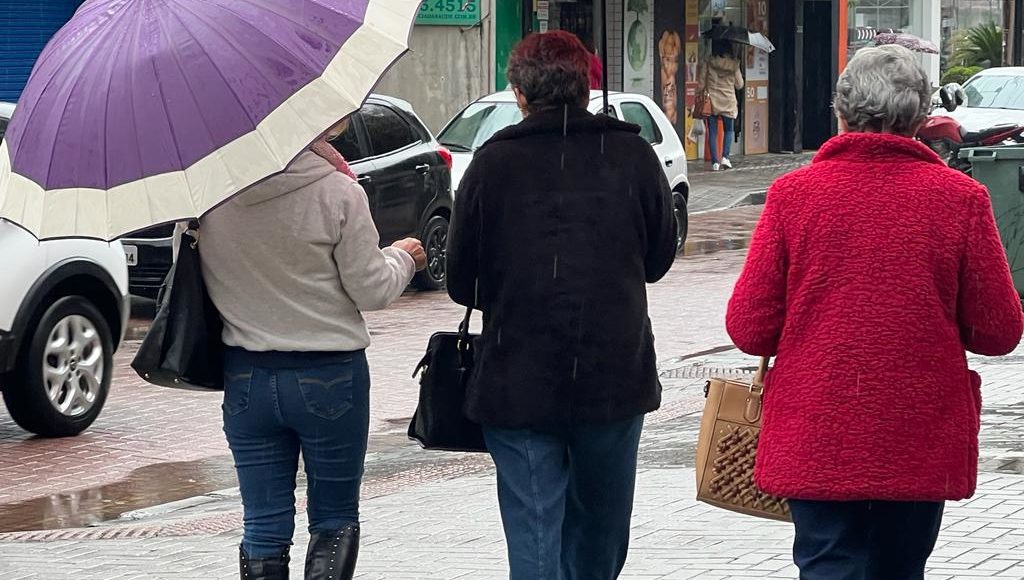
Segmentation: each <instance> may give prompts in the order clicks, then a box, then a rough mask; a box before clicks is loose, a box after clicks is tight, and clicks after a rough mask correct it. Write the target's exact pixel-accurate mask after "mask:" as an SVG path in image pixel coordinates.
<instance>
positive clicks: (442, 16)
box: [416, 0, 480, 26]
mask: <svg viewBox="0 0 1024 580" xmlns="http://www.w3.org/2000/svg"><path fill="white" fill-rule="evenodd" d="M479 22H480V0H423V2H422V3H421V4H420V12H419V14H418V15H417V16H416V24H421V25H426V26H473V25H475V24H478V23H479Z"/></svg>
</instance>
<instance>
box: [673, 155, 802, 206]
mask: <svg viewBox="0 0 1024 580" xmlns="http://www.w3.org/2000/svg"><path fill="white" fill-rule="evenodd" d="M813 157H814V153H813V152H806V153H798V154H786V153H770V154H765V155H751V156H746V157H733V158H732V159H731V161H732V163H733V169H728V170H725V171H718V172H713V171H711V165H710V164H709V163H706V162H704V161H691V162H689V164H688V165H687V170H688V178H689V180H690V184H691V190H690V204H689V210H690V211H691V212H694V213H696V212H705V211H713V210H721V209H729V208H734V207H740V206H744V205H751V204H762V203H764V193H765V191H767V190H768V186H769V185H771V184H772V182H773V181H775V180H776V179H777V178H778V177H780V176H781V175H783V174H785V173H788V172H790V171H793V170H794V169H799V168H800V167H802V166H804V165H807V164H808V163H810V162H811V159H812V158H813Z"/></svg>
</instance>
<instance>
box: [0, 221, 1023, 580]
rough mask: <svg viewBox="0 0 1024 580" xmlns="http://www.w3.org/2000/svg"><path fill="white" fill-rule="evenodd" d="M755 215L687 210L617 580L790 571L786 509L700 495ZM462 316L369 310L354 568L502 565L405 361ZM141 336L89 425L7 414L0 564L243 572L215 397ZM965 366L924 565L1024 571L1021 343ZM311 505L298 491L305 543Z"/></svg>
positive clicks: (9, 577) (462, 573) (730, 366)
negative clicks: (57, 427) (952, 474)
mask: <svg viewBox="0 0 1024 580" xmlns="http://www.w3.org/2000/svg"><path fill="white" fill-rule="evenodd" d="M759 214H760V208H759V207H743V208H738V209H734V210H730V211H725V212H714V213H708V214H700V215H695V216H693V218H692V221H691V236H690V239H689V241H688V245H687V248H686V253H687V254H688V255H687V256H686V257H683V258H681V259H680V260H678V261H677V264H676V265H675V267H674V268H673V269H672V271H671V272H670V273H669V274H668V276H666V278H665V279H664V280H663V281H662V282H661V283H659V284H655V285H653V286H651V287H650V289H649V294H650V305H651V317H652V320H653V325H654V330H655V336H656V341H657V342H656V346H657V349H658V352H659V357H660V363H659V370H660V373H661V377H662V382H663V384H664V387H665V398H664V404H663V406H662V408H661V409H660V410H659V411H657V412H655V413H652V414H651V415H650V416H649V417H648V419H647V422H646V426H645V431H644V436H643V439H642V441H641V452H640V468H641V469H640V473H639V476H638V492H637V509H636V513H635V516H634V534H633V535H634V548H633V550H632V552H631V557H630V561H629V563H628V564H627V569H626V572H625V574H624V575H623V576H622V578H624V579H631V578H632V579H640V578H645V579H648V580H651V579H655V578H660V579H664V580H672V579H683V578H701V579H705V578H707V579H715V578H769V577H770V578H783V577H793V576H794V575H795V572H794V570H793V568H792V565H791V563H790V561H789V555H788V551H789V550H788V546H789V544H790V543H791V541H792V537H791V529H790V528H789V527H788V526H786V525H784V524H778V523H772V522H764V521H759V520H752V519H750V518H745V517H742V516H736V515H733V514H729V513H727V512H723V511H721V510H715V509H712V508H709V507H707V506H704V505H701V504H698V503H697V502H695V501H694V500H693V497H694V496H693V494H694V492H693V479H694V473H693V465H692V464H693V456H694V449H695V441H696V436H697V432H698V430H699V421H700V412H701V409H702V406H703V393H702V387H703V384H704V381H705V380H706V379H707V378H710V377H711V376H721V375H732V376H739V375H748V376H749V375H750V374H752V372H753V369H754V364H756V361H755V360H754V359H753V358H752V357H748V356H746V355H743V354H742V353H739V352H737V351H736V350H735V348H734V347H732V345H731V341H730V340H729V338H728V336H727V335H726V334H725V331H724V328H723V325H722V320H723V317H724V314H725V305H726V301H727V299H728V296H729V293H730V291H731V289H732V285H733V283H734V282H735V278H736V276H737V275H738V273H739V270H740V268H741V266H742V264H743V260H744V258H745V252H743V251H736V250H728V249H727V248H729V247H730V246H732V245H735V247H740V248H742V247H745V246H746V244H747V243H749V238H750V231H751V230H752V228H753V226H754V224H755V223H756V220H757V217H758V216H759ZM461 314H462V313H461V308H459V307H456V306H454V305H453V304H451V303H450V302H449V301H448V300H447V298H446V297H445V296H444V295H443V294H437V293H410V294H408V295H406V296H404V297H403V298H402V299H401V300H400V301H399V303H398V304H397V305H396V306H395V307H394V308H393V309H391V310H388V311H385V312H380V313H374V314H372V315H371V316H369V324H370V327H371V331H372V333H373V335H374V338H375V344H374V346H373V347H372V348H371V349H370V352H369V357H370V364H371V372H372V375H373V391H372V411H371V416H372V423H371V425H372V426H371V431H372V432H371V436H370V443H369V453H368V457H367V471H366V478H365V482H364V487H363V494H362V495H363V498H364V501H363V510H362V511H363V514H364V533H365V535H364V547H363V557H362V559H361V563H360V574H359V576H358V577H359V578H366V579H387V580H402V579H408V580H414V579H415V580H424V579H434V578H439V579H440V578H445V579H451V578H474V579H476V578H487V579H495V580H497V579H498V578H502V577H507V572H505V564H504V556H503V550H504V548H503V542H502V538H501V531H500V524H499V522H498V518H497V509H496V505H495V499H494V491H493V477H494V476H493V465H492V464H491V462H490V460H489V458H488V457H487V456H485V455H480V454H455V453H439V452H425V451H423V450H421V449H419V448H418V447H417V446H416V445H415V444H413V443H411V442H409V441H408V439H407V438H406V436H405V429H406V425H407V423H408V419H409V417H410V416H411V414H412V410H413V408H414V407H415V401H416V393H417V389H418V385H417V384H416V382H415V381H414V380H412V379H411V378H410V374H411V369H412V368H413V366H414V365H415V363H416V362H417V361H418V359H419V357H420V356H421V354H422V349H423V347H424V346H425V344H426V341H427V339H428V338H429V335H430V334H431V333H432V332H434V331H435V330H440V329H449V328H455V327H456V326H457V324H458V321H459V320H460V319H461ZM138 324H139V325H140V327H144V324H145V322H144V321H139V323H138ZM135 348H137V342H136V343H129V344H128V345H127V347H126V348H125V350H124V351H123V352H122V353H120V354H119V355H118V358H117V361H118V367H117V371H116V379H115V384H114V387H113V390H112V393H111V398H110V401H109V403H108V408H107V409H106V410H105V412H104V414H103V415H102V416H101V419H100V420H99V421H98V422H97V424H96V426H95V427H94V428H93V429H92V430H90V431H89V432H88V433H86V434H85V435H83V436H81V437H78V438H74V439H66V440H57V441H47V440H40V439H35V438H32V437H30V436H28V435H26V434H25V433H23V432H21V431H19V430H18V429H17V427H16V426H15V425H14V424H13V422H11V421H10V419H9V418H8V417H7V416H6V415H3V414H2V413H0V481H3V482H4V485H3V486H2V487H0V580H15V579H16V580H27V579H32V580H36V579H39V580H44V579H45V580H52V579H62V578H75V579H76V580H100V579H102V580H111V579H114V578H119V579H136V578H137V579H140V580H141V579H152V578H167V579H172V578H173V579H175V580H180V579H191V578H195V579H196V580H200V579H202V580H211V579H225V580H226V579H228V578H233V577H237V572H236V564H235V562H234V554H235V551H236V546H237V542H238V538H239V533H240V529H241V506H240V501H239V498H238V495H237V490H235V489H233V488H234V487H235V485H236V482H235V479H234V474H233V470H232V467H231V460H230V456H229V454H228V452H227V446H226V444H225V443H224V441H223V435H222V434H221V432H220V410H219V403H220V401H219V397H218V395H217V394H202V393H193V392H178V391H171V390H167V389H160V388H156V387H151V386H148V385H145V384H143V383H142V382H141V381H140V380H139V379H138V378H137V377H135V375H134V373H133V372H132V371H131V370H130V369H128V368H127V361H129V360H130V358H131V355H132V354H133V352H134V349H135ZM971 364H972V366H973V367H974V368H976V369H977V370H978V371H979V372H980V373H981V375H982V377H983V379H984V381H985V387H984V394H985V413H984V417H983V426H982V431H981V441H982V449H981V455H980V465H981V471H982V475H981V477H980V481H981V485H980V488H979V495H978V496H977V497H976V498H975V499H974V500H972V501H971V502H965V503H958V504H954V505H951V506H950V509H949V512H948V516H947V518H946V526H945V528H944V530H943V535H942V537H941V540H940V544H939V548H938V550H937V552H936V556H935V557H934V558H933V567H932V570H931V574H930V575H929V579H932V578H936V579H948V578H963V577H979V576H983V577H992V578H1018V579H1024V475H1022V473H1024V469H1022V464H1024V383H1022V382H1021V381H1020V377H1021V376H1024V350H1021V351H1018V352H1017V353H1015V354H1014V355H1011V356H1007V357H1000V358H995V359H984V358H980V357H972V359H971ZM299 485H300V488H301V487H302V486H303V485H304V483H303V482H302V481H301V479H300V483H299ZM299 495H301V491H300V494H299ZM303 512H304V501H303V500H302V499H300V500H299V514H300V515H299V519H300V521H299V528H300V531H299V532H298V534H297V538H296V542H297V547H296V550H299V551H301V550H302V544H303V543H304V542H305V538H306V536H305V533H304V532H303V531H302V530H301V528H302V526H303V525H304V513H303Z"/></svg>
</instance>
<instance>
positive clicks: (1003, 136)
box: [917, 83, 1024, 175]
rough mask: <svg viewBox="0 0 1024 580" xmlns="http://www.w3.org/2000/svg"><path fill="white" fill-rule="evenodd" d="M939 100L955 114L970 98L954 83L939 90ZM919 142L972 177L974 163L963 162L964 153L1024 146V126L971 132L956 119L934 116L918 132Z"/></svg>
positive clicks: (964, 160) (1007, 126)
mask: <svg viewBox="0 0 1024 580" xmlns="http://www.w3.org/2000/svg"><path fill="white" fill-rule="evenodd" d="M939 99H940V101H941V103H942V105H941V106H942V108H944V109H945V110H947V111H949V112H953V111H955V110H956V109H957V107H959V106H960V105H963V104H964V101H965V100H966V97H965V95H964V90H963V88H962V87H961V86H960V85H958V84H956V83H952V84H949V85H946V86H944V87H942V89H940V90H939ZM933 110H934V109H933ZM917 138H918V140H919V141H921V142H922V143H924V144H925V145H927V146H928V147H929V148H930V149H931V150H932V151H935V152H936V153H937V154H938V155H939V157H941V158H942V159H943V160H945V161H946V163H947V164H948V165H949V167H951V168H953V169H956V170H957V171H962V172H963V173H966V174H967V175H970V174H971V163H970V161H968V160H966V159H960V150H961V149H965V148H966V149H970V148H972V147H990V146H993V145H999V144H1001V143H1024V126H1022V125H1014V124H1009V123H1008V124H1002V125H996V126H994V127H989V128H987V129H983V130H981V131H967V130H965V129H964V128H963V127H962V126H961V125H960V122H959V121H957V120H956V119H954V118H952V117H947V116H944V115H932V116H929V117H928V118H927V119H926V120H925V122H924V124H923V125H922V126H921V128H920V129H919V130H918V132H917Z"/></svg>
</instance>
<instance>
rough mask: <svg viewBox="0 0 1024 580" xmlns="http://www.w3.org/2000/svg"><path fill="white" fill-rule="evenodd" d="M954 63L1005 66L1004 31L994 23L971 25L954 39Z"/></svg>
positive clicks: (968, 65)
mask: <svg viewBox="0 0 1024 580" xmlns="http://www.w3.org/2000/svg"><path fill="white" fill-rule="evenodd" d="M951 64H953V65H959V66H966V67H974V66H979V67H982V68H989V67H994V66H1003V31H1002V29H1000V28H999V27H998V26H996V25H995V24H994V23H990V24H979V25H978V26H974V27H971V28H969V29H967V30H966V31H964V32H963V33H961V34H960V35H958V36H957V38H956V39H955V40H954V49H953V58H952V61H951Z"/></svg>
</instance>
